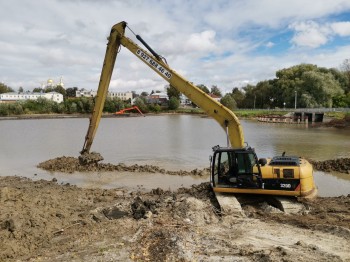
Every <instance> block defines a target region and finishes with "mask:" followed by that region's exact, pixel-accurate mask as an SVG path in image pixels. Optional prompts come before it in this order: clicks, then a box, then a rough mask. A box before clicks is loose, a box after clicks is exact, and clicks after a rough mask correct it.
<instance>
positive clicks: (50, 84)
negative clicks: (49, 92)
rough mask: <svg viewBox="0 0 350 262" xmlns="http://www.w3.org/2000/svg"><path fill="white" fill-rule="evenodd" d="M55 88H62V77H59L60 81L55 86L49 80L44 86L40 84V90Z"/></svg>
mask: <svg viewBox="0 0 350 262" xmlns="http://www.w3.org/2000/svg"><path fill="white" fill-rule="evenodd" d="M57 86H62V87H63V88H64V83H63V78H62V76H61V77H60V81H59V83H58V84H55V82H54V81H53V80H52V79H51V78H49V79H47V81H46V84H45V83H42V84H41V88H42V89H47V88H55V87H57Z"/></svg>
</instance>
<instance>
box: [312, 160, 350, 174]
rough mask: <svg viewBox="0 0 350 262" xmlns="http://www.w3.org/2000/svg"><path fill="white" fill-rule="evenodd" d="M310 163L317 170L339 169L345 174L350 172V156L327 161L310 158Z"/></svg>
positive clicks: (329, 170)
mask: <svg viewBox="0 0 350 262" xmlns="http://www.w3.org/2000/svg"><path fill="white" fill-rule="evenodd" d="M310 163H311V164H312V165H313V166H314V168H315V169H317V170H321V171H325V172H331V171H337V172H341V173H345V174H350V158H338V159H333V160H325V161H313V160H310Z"/></svg>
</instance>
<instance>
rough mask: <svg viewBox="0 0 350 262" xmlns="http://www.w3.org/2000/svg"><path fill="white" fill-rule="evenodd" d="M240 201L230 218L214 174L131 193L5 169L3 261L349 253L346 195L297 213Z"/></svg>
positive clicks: (343, 256)
mask: <svg viewBox="0 0 350 262" xmlns="http://www.w3.org/2000/svg"><path fill="white" fill-rule="evenodd" d="M239 201H240V202H241V205H242V207H243V210H244V214H243V215H242V216H241V217H233V216H229V215H224V214H220V212H219V210H218V206H217V205H216V204H215V198H214V195H213V192H212V190H211V189H210V186H209V184H208V183H204V184H201V185H197V186H193V187H192V188H181V189H179V190H177V191H173V192H172V191H165V190H162V189H159V188H158V189H154V190H151V191H150V192H140V191H133V192H130V191H126V190H123V189H86V188H85V189H83V188H79V187H76V186H72V185H68V184H67V185H58V184H57V183H56V182H54V181H44V180H39V181H32V180H30V179H28V178H20V177H0V205H1V212H0V261H24V260H25V261H276V262H277V261H292V262H293V261H298V262H299V261H349V260H350V253H349V248H348V247H349V246H350V196H343V197H332V198H318V199H315V200H314V201H311V202H301V203H302V204H303V205H305V209H304V211H303V212H301V213H298V214H293V215H288V214H284V213H283V212H281V211H278V212H276V210H275V209H273V208H267V207H268V204H267V201H266V199H264V197H262V196H261V197H253V196H250V197H248V198H244V196H242V198H241V199H239Z"/></svg>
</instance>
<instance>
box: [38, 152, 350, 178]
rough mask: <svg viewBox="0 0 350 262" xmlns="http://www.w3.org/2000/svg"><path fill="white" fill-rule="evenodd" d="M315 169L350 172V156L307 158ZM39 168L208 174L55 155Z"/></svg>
mask: <svg viewBox="0 0 350 262" xmlns="http://www.w3.org/2000/svg"><path fill="white" fill-rule="evenodd" d="M309 161H310V163H311V164H312V165H313V166H314V168H315V169H317V170H321V171H325V172H331V171H337V172H341V173H346V174H350V158H339V159H334V160H325V161H314V160H309ZM38 167H39V168H42V169H45V170H47V171H59V172H64V173H73V172H89V171H120V172H121V171H128V172H147V173H161V174H169V175H179V176H188V175H191V176H207V175H209V169H208V168H205V169H202V170H199V169H194V170H192V171H183V170H180V171H170V170H165V169H163V168H160V167H158V166H152V165H137V164H135V165H131V166H127V165H125V164H118V165H113V164H109V163H97V162H93V161H92V162H89V163H88V164H81V161H79V159H78V158H75V157H67V156H62V157H57V158H54V159H50V160H47V161H45V162H42V163H40V164H39V165H38Z"/></svg>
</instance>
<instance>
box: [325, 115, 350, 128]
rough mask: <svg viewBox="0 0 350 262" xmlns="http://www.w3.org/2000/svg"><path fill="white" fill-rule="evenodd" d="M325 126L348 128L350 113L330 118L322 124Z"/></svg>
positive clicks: (349, 126) (349, 125)
mask: <svg viewBox="0 0 350 262" xmlns="http://www.w3.org/2000/svg"><path fill="white" fill-rule="evenodd" d="M324 125H325V126H327V127H335V128H350V115H349V114H348V115H346V116H344V118H342V119H332V120H331V121H329V122H327V123H325V124H324Z"/></svg>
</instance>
